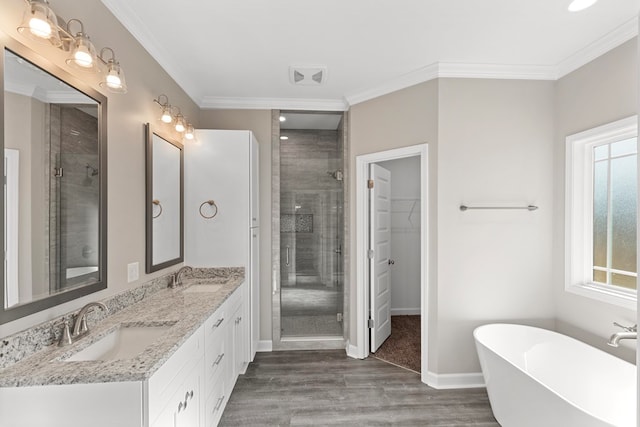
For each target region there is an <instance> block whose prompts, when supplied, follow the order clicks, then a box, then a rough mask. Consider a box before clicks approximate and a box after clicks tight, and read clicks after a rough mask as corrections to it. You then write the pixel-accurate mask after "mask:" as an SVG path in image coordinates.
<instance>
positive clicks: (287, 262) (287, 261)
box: [285, 246, 289, 267]
mask: <svg viewBox="0 0 640 427" xmlns="http://www.w3.org/2000/svg"><path fill="white" fill-rule="evenodd" d="M285 265H286V266H287V267H289V246H287V255H286V261H285Z"/></svg>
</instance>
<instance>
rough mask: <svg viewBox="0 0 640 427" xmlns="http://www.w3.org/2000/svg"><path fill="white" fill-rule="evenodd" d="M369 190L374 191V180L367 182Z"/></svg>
mask: <svg viewBox="0 0 640 427" xmlns="http://www.w3.org/2000/svg"><path fill="white" fill-rule="evenodd" d="M367 188H368V189H372V188H373V180H372V179H369V180H367Z"/></svg>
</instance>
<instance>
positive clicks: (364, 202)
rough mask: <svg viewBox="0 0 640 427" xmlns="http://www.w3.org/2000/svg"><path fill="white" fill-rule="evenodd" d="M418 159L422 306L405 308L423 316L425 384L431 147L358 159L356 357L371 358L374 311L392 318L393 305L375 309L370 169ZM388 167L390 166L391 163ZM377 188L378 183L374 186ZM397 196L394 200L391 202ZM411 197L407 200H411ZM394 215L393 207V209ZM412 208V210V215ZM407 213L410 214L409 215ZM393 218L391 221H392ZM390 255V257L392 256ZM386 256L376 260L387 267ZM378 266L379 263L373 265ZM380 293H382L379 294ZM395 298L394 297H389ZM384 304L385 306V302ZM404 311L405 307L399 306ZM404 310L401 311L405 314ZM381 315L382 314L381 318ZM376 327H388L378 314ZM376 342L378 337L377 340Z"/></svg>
mask: <svg viewBox="0 0 640 427" xmlns="http://www.w3.org/2000/svg"><path fill="white" fill-rule="evenodd" d="M407 158H414V161H415V162H416V163H419V184H420V185H419V191H418V197H416V198H415V199H417V200H415V207H414V209H417V214H416V213H415V212H414V213H411V216H410V218H411V221H415V222H414V224H416V223H419V224H420V225H421V226H420V228H419V231H418V235H417V236H416V237H417V240H418V241H419V245H418V247H419V253H418V254H414V256H417V263H418V264H419V273H417V274H418V276H419V277H418V287H419V291H418V293H419V298H418V301H419V307H405V308H406V309H407V311H405V313H406V312H408V311H411V312H412V313H413V312H416V311H418V312H419V314H420V367H421V379H422V382H424V383H426V382H427V372H428V357H427V356H428V353H427V348H428V329H427V319H428V296H429V292H428V263H427V261H428V253H427V247H428V209H427V207H428V204H427V202H428V185H429V184H428V169H427V165H428V146H427V144H420V145H415V146H410V147H404V148H398V149H394V150H389V151H383V152H378V153H373V154H366V155H361V156H357V157H356V241H357V245H356V292H357V293H356V295H357V298H356V301H357V302H356V331H357V333H356V335H357V345H356V349H355V352H353V353H354V354H353V355H354V356H356V357H358V358H366V357H368V355H369V350H370V349H371V343H372V339H371V334H370V328H369V325H370V322H369V319H370V318H371V314H372V313H373V312H374V311H378V312H380V311H382V316H385V315H387V314H386V313H387V312H388V316H389V317H391V314H392V311H391V306H392V304H391V302H389V306H388V309H381V307H380V306H378V307H373V305H374V304H376V302H375V301H374V299H372V297H371V296H372V292H371V290H370V283H371V282H372V281H373V282H374V283H375V280H372V278H373V275H374V274H377V273H376V272H375V271H374V270H373V268H372V262H370V261H371V260H370V256H371V257H372V258H374V257H375V256H376V255H375V248H374V249H373V253H371V252H369V250H370V249H371V244H372V239H370V236H371V227H372V218H371V217H370V216H369V200H370V194H371V189H369V183H368V181H369V179H370V170H371V167H372V165H373V164H382V163H381V162H386V161H392V160H398V159H407ZM387 165H388V164H387ZM373 185H374V188H375V183H374V184H373ZM393 198H394V197H393V196H391V197H390V202H391V199H393ZM396 198H397V199H403V197H402V196H398V197H396ZM408 198H409V197H407V199H408ZM403 204H407V205H408V204H413V201H411V200H406V203H405V201H402V200H396V207H398V206H400V205H403ZM389 211H390V213H391V206H390V207H389ZM410 211H411V207H409V212H410ZM409 212H407V214H409ZM390 219H391V218H390ZM389 255H390V254H389ZM383 258H384V256H383V257H381V258H379V259H378V260H376V261H377V262H378V263H379V264H380V265H383V264H384V259H383ZM390 261H392V262H393V261H395V260H394V259H393V255H390V256H388V260H387V263H389V262H390ZM373 264H375V262H374V263H373ZM390 266H391V267H395V264H390ZM389 280H391V279H389ZM377 292H379V290H378V291H377ZM389 298H391V297H389ZM383 304H384V303H383ZM398 308H400V309H401V308H402V307H398ZM401 312H402V311H398V313H401ZM379 316H380V313H378V317H379ZM372 321H373V322H372V323H373V324H372V326H373V327H374V328H375V327H376V322H378V324H379V325H383V324H384V319H376V314H373V319H372ZM374 340H375V338H374Z"/></svg>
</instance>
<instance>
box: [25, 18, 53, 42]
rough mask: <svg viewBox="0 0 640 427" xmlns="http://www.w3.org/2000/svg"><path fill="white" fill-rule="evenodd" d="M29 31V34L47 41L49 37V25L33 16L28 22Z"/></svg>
mask: <svg viewBox="0 0 640 427" xmlns="http://www.w3.org/2000/svg"><path fill="white" fill-rule="evenodd" d="M29 31H31V34H33V35H34V36H37V37H42V38H43V39H48V38H49V37H51V32H52V31H51V25H49V23H48V22H47V21H46V20H45V19H42V18H39V17H36V16H34V17H33V18H31V19H30V20H29Z"/></svg>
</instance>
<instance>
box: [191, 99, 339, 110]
mask: <svg viewBox="0 0 640 427" xmlns="http://www.w3.org/2000/svg"><path fill="white" fill-rule="evenodd" d="M199 106H200V108H203V109H206V110H215V109H226V108H228V109H237V110H272V109H275V110H305V111H346V110H348V109H349V105H348V104H347V103H346V102H345V101H343V100H341V99H297V98H224V97H217V96H205V97H203V98H202V102H201V103H200V105H199Z"/></svg>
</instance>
